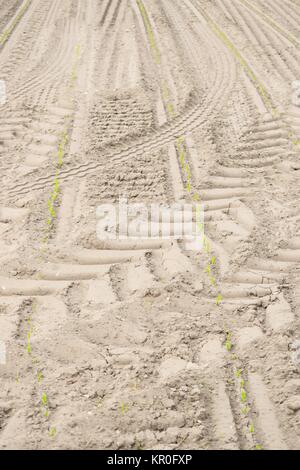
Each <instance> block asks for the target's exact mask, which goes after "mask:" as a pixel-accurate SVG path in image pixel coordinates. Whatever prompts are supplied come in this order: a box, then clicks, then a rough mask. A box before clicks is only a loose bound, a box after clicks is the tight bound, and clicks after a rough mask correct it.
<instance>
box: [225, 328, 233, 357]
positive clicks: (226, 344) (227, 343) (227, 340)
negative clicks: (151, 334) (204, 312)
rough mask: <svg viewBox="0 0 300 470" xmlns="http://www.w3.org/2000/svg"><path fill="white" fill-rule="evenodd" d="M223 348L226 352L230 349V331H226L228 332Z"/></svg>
mask: <svg viewBox="0 0 300 470" xmlns="http://www.w3.org/2000/svg"><path fill="white" fill-rule="evenodd" d="M225 348H226V349H227V351H228V352H230V351H231V349H232V342H231V333H230V331H228V332H227V333H226V341H225Z"/></svg>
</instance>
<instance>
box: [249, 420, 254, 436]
mask: <svg viewBox="0 0 300 470" xmlns="http://www.w3.org/2000/svg"><path fill="white" fill-rule="evenodd" d="M249 432H250V433H251V434H254V424H253V423H250V425H249Z"/></svg>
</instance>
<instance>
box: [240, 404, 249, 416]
mask: <svg viewBox="0 0 300 470" xmlns="http://www.w3.org/2000/svg"><path fill="white" fill-rule="evenodd" d="M241 411H242V413H243V415H247V414H248V413H249V411H250V408H249V406H243V408H242V409H241Z"/></svg>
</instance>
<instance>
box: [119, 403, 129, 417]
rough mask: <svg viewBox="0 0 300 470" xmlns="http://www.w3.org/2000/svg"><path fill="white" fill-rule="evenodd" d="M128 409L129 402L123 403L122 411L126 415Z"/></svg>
mask: <svg viewBox="0 0 300 470" xmlns="http://www.w3.org/2000/svg"><path fill="white" fill-rule="evenodd" d="M127 411H128V404H127V403H121V412H122V414H123V415H124V414H125V413H127Z"/></svg>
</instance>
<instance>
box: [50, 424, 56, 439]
mask: <svg viewBox="0 0 300 470" xmlns="http://www.w3.org/2000/svg"><path fill="white" fill-rule="evenodd" d="M56 433H57V430H56V427H54V426H53V427H51V428H50V429H49V436H50V437H55V436H56Z"/></svg>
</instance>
